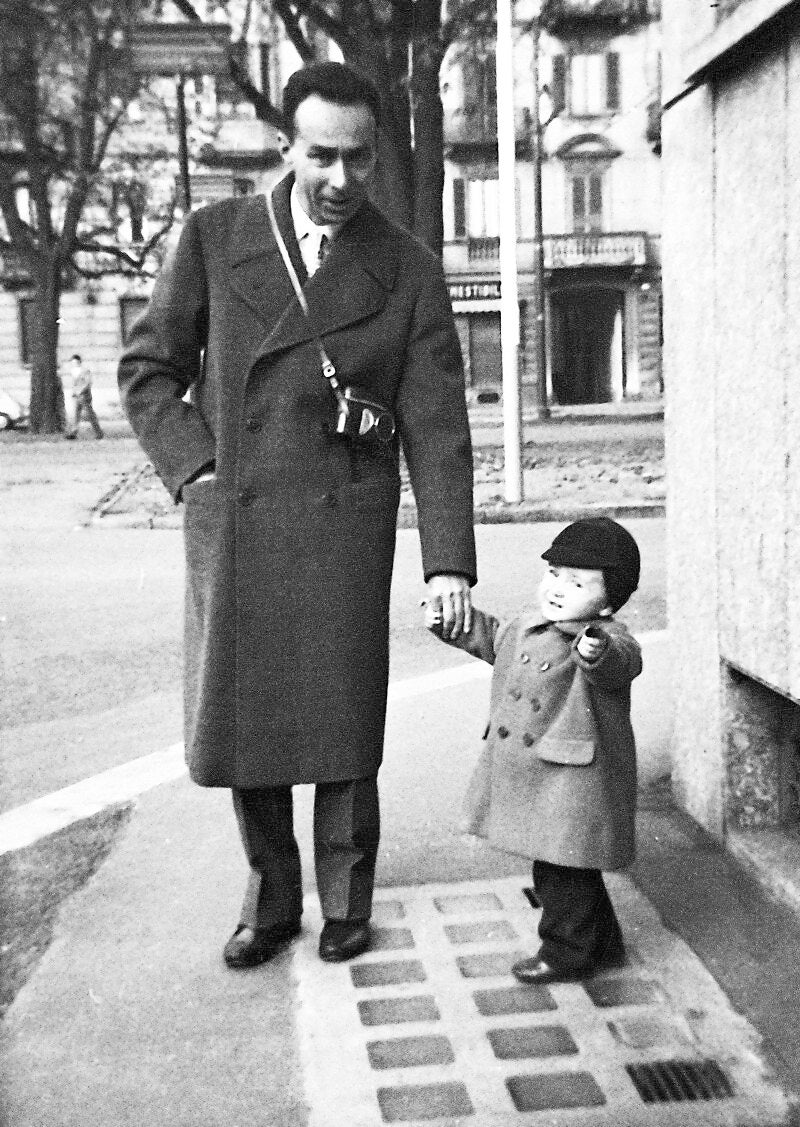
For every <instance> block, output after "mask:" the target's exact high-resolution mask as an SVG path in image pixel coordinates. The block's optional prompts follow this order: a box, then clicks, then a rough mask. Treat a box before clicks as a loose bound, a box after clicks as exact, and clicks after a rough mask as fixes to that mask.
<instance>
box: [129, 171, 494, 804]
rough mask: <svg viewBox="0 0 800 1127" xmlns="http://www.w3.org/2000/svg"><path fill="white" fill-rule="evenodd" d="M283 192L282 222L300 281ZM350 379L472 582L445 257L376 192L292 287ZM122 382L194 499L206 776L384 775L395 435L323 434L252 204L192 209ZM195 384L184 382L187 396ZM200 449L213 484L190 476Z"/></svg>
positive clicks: (195, 682) (313, 381)
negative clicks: (383, 412) (400, 223)
mask: <svg viewBox="0 0 800 1127" xmlns="http://www.w3.org/2000/svg"><path fill="white" fill-rule="evenodd" d="M290 187H291V178H288V177H287V178H286V179H285V180H284V181H282V183H281V184H280V185H278V187H277V189H276V192H275V197H274V199H275V210H276V214H277V219H278V225H279V227H280V228H281V231H282V234H283V236H284V240H285V242H286V244H287V247H288V248H289V251H290V254H291V256H292V258H293V261H294V263H295V266H296V269H297V272H298V275H299V276H300V278H301V279H302V280H305V279H306V273H305V270H304V267H303V263H302V259H301V256H300V252H299V248H298V246H297V242H296V239H295V236H294V230H293V226H292V222H291V216H290V207H289V192H290ZM304 290H305V294H306V298H307V301H308V305H309V307H310V312H311V317H312V319H313V323H314V325H315V326H316V329H317V331H318V332H319V333H320V334H321V336H322V338H323V340H324V344H325V348H326V350H327V352H328V354H329V355H330V357H331V359H332V361H333V363H334V364H335V366H336V369H337V374H338V378H339V380H340V381H341V383H343V384H348V383H352V384H357V385H359V386H360V387H362V388H363V389H365V392H366V394H367V395H368V396H369V397H371V398H376V399H378V400H379V401H381V402H383V403H385V404H388V405H389V406H391V407H392V408H393V410H394V412H395V415H396V419H397V432H398V433H397V439H399V440H401V441H402V445H403V449H404V453H405V457H406V460H407V463H408V469H409V473H410V477H411V483H412V486H413V488H414V492H415V495H416V501H417V507H418V513H419V532H420V540H421V547H422V562H423V570H424V573H425V576H426V578H427V577H429V576H430V575H433V574H437V573H461V574H464V575H466V576H468V577H469V579H470V581H471V582H474V581H475V570H476V568H475V547H474V539H473V529H472V453H471V446H470V435H469V427H468V421H467V414H466V405H465V397H464V380H463V372H462V364H461V353H460V348H459V344H458V339H457V336H456V332H455V328H454V324H453V318H452V312H451V308H450V303H449V298H448V294H447V289H446V285H445V282H444V276H443V273H442V269H441V264H440V263H439V261H438V260H437V259H436V258H435V256H434V255H432V254H431V253H430V252H429V251H427V250H426V249H425V248H424V247H423V246H422V245H421V244H420V243H418V242H417V241H416V240H415V239H413V238H412V237H411V236H410V235H409V234H408V233H406V232H404V231H403V230H402V229H400V228H399V227H397V226H395V225H394V224H392V223H391V222H390V221H389V220H388V219H387V218H386V217H385V216H383V215H382V214H381V213H380V212H379V211H378V210H377V209H375V208H374V207H372V206H371V205H370V204H365V205H364V206H363V207H362V208H361V209H360V211H359V212H358V213H357V215H356V216H355V217H354V218H353V219H352V220H350V222H349V223H347V224H346V225H345V226H344V227H343V228H342V230H341V231H340V232H339V234H338V235H337V238H336V239H335V241H334V242H333V244H332V247H331V250H330V252H329V254H328V256H327V258H326V261H325V263H324V264H323V266H322V267H320V269H319V270H318V271H317V272H316V273H315V274H314V275H313V277H312V278H310V279H308V280H307V281H306V284H305V286H304ZM119 381H120V388H121V393H122V401H123V404H124V407H125V410H126V412H127V415H128V417H129V419H130V421H131V424H132V426H133V428H134V431H135V432H136V434H137V435H138V437H139V440H140V442H141V444H142V446H143V447H144V449H145V451H146V452H147V454H148V455H149V457H150V458H151V460H152V462H153V464H154V466H155V469H156V471H157V472H158V474H159V475H160V476H161V478H162V479H163V481H164V482H165V484H166V486H167V488H168V489H169V491H170V492H171V494H172V495H173V497H174V498H176V500H177V499H178V498H180V497H181V496H182V500H183V503H184V506H185V515H184V534H185V546H186V569H187V570H186V608H185V643H184V649H185V745H186V754H187V759H188V763H189V767H190V773H191V776H192V778H193V779H194V780H195V781H196V782H198V783H200V784H201V785H204V786H225V787H234V786H235V787H257V786H277V785H292V784H295V783H307V782H331V781H336V780H342V779H352V778H360V777H365V776H367V775H371V774H374V773H375V772H376V771H377V769H378V766H379V764H380V761H381V756H382V749H383V730H384V719H385V707H386V690H387V681H388V635H389V589H390V582H391V575H392V563H393V557H394V546H395V528H396V516H397V507H398V501H399V492H400V485H399V472H398V456H399V455H398V441H397V439H396V440H395V441H394V442H393V443H392V444H391V445H390V446H388V447H379V446H377V445H376V446H375V447H371V448H356V447H354V446H353V445H351V444H350V443H349V442H348V440H346V439H343V438H341V437H339V436H337V435H335V434H334V433H332V426H331V424H332V422H333V419H334V399H333V396H332V393H331V391H330V389H329V387H328V385H327V384H326V382H325V380H324V378H323V376H322V372H321V365H320V358H319V353H318V351H317V347H316V345H315V342H314V337H313V333H312V329H311V327H310V325H309V322H308V320H307V319H306V318H305V317H304V315H303V313H302V311H301V308H300V305H299V303H298V301H297V299H296V296H295V294H294V291H293V289H292V285H291V282H290V279H289V276H288V274H287V272H286V268H285V266H284V264H283V262H282V260H281V257H280V251H279V248H278V246H277V244H276V242H275V239H274V237H273V235H272V232H271V229H270V224H269V218H268V214H267V209H266V201H265V199H264V197H263V196H256V197H251V198H249V199H239V200H227V201H223V202H221V203H219V204H215V205H212V206H210V207H208V208H203V209H200V210H199V211H197V212H194V213H192V214H191V215H190V216H189V217H188V219H187V221H186V223H185V225H184V228H183V230H182V233H181V236H180V239H179V242H178V244H177V248H176V250H175V251H174V253H173V255H172V256H171V258H170V260H169V261H168V263H167V265H166V266H165V268H164V270H163V272H162V274H161V276H160V278H159V279H158V281H157V283H156V286H155V288H154V291H153V295H152V298H151V300H150V302H149V305H148V308H147V310H146V311H145V313H144V314H143V316H142V318H141V319H140V320H139V321H138V322H137V323H136V325H135V326H134V328H133V330H132V333H131V336H130V338H129V341H128V344H127V347H126V349H125V352H124V354H123V357H122V360H121V363H120V368H119ZM187 392H188V395H187ZM210 461H214V462H215V463H216V475H215V478H214V479H213V480H212V481H205V482H203V481H201V482H194V483H191V484H189V485H186V486H185V487H184V483H185V482H186V481H187V479H188V478H189V477H191V476H192V475H193V474H195V473H196V472H197V471H198V470H199V469H200V468H201V467H202V466H204V465H205V464H207V463H208V462H210Z"/></svg>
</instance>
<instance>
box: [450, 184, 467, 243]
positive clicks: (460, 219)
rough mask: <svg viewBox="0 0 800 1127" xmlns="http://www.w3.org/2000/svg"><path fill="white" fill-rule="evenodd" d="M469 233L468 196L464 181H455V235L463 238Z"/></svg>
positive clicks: (457, 237)
mask: <svg viewBox="0 0 800 1127" xmlns="http://www.w3.org/2000/svg"><path fill="white" fill-rule="evenodd" d="M466 233H467V197H466V188H465V184H464V181H463V180H462V179H461V177H458V178H457V179H455V180H454V181H453V237H454V238H456V239H463V238H464V236H465V235H466Z"/></svg>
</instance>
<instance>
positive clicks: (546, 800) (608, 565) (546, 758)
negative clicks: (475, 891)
mask: <svg viewBox="0 0 800 1127" xmlns="http://www.w3.org/2000/svg"><path fill="white" fill-rule="evenodd" d="M542 558H543V559H545V560H546V561H547V564H548V566H547V570H546V572H545V574H544V577H543V579H542V581H541V585H540V587H539V594H538V601H539V606H538V610H537V611H535V612H532V613H530V614H524V615H522V616H520V617H518V618H514V619H513V620H512V621H510V622H504V623H500V622H498V620H497V619H496V618H493V617H492V616H491V615H489V614H484V613H483V612H482V611H479V610H476V611H475V612H474V617H473V623H472V627H471V629H470V631H469V632H468V633H466V634H461V635H460V636H459V637H458V638H457V639H455V640H453V641H451V642H450V643H449V644H450V645H455V646H457V647H458V648H459V649H463V650H466V652H467V653H470V654H472V655H473V656H474V657H479V658H482V659H483V660H484V661H488V662H489V663H490V664H491V665H493V666H494V672H493V677H492V692H491V709H490V716H489V724H488V727H487V730H486V733H485V735H484V739H485V745H484V748H483V751H482V753H481V756H480V758H479V761H478V764H477V766H476V768H475V772H474V774H473V777H472V780H471V781H470V785H469V789H468V793H467V799H466V817H467V824H466V827H465V828H466V830H467V832H468V833H472V834H476V835H478V836H479V837H484V838H486V840H487V842H488V843H489V844H490V845H492V846H494V847H496V848H498V849H502V850H504V851H506V852H509V853H516V854H521V855H523V856H525V857H530V858H532V859H533V884H534V890H535V893H536V897H537V899H538V900H539V902H540V904H541V906H542V917H541V921H540V923H539V937H540V939H541V947H540V949H539V952H538V954H537V955H536V956H535V957H533V958H529V959H523V960H521V961H520V962H518V963H516V964H515V965H514V967H513V968H512V969H513V972H514V974H515V975H516V977H517V978H518V979H519V980H520V981H521V982H525V983H547V982H563V981H568V980H571V979H576V978H583V977H585V976H587V975H590V974H592V973H593V972H594V971H597V970H601V969H604V968H607V967H614V966H621V965H623V964H624V963H625V946H624V943H623V940H622V933H621V931H620V927H619V923H618V921H617V917H616V915H615V914H614V908H613V906H612V904H611V900H610V899H609V896H608V893H607V891H606V887H605V884H604V883H603V875H602V870H613V869H621V868H624V867H625V866H626V865H629V864H630V863H631V861H632V860H633V856H634V832H635V827H634V816H635V809H636V748H635V743H634V738H633V729H632V728H631V721H630V702H631V696H630V686H631V681H632V680H633V679H634V677H636V676H638V674H639V673H640V672H641V669H642V659H641V651H640V649H639V645H638V643H637V642H636V641H635V639H634V638H633V637H632V636H631V635H630V634H629V633H628V631H627V629H626V628H625V627H624V626H623V625H622V624H621V623H618V622H615V621H614V618H613V615H614V613H615V612H616V611H617V610H619V608H620V607H621V606H622V605H623V604H624V603H625V602H627V600H628V599H629V598H630V596H631V595H632V594H633V592H634V591H635V590H636V587H637V586H638V583H639V549H638V548H637V546H636V541H635V540H634V539H633V537H632V536H631V535H630V533H629V532H627V531H626V530H625V529H624V528H623V527H622V526H621V525H619V524H617V523H616V522H615V521H613V520H609V519H608V518H607V517H592V518H589V519H587V520H579V521H576V522H575V523H574V524H570V525H569V526H568V527H567V528H565V529H564V530H563V531H562V532H560V533H559V535H558V536H557V537H556V538H555V540H554V541H553V543H552V545H551V546H550V547H549V548H548V549H547V551H546V552H544V553H543V557H542ZM425 623H426V626H427V627H428V628H429V629H430V630H432V631H433V632H434V633H437V634H438V636H439V637H441V623H442V615H441V606H440V605H436V603H435V602H431V603H429V604H428V606H427V609H426V615H425Z"/></svg>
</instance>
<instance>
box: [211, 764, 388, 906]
mask: <svg viewBox="0 0 800 1127" xmlns="http://www.w3.org/2000/svg"><path fill="white" fill-rule="evenodd" d="M232 794H233V807H234V810H235V811H236V818H237V821H238V823H239V832H240V834H241V837H242V843H243V845H244V851H245V854H246V856H247V860H248V862H249V864H250V877H249V880H248V882H247V891H246V892H245V897H244V903H243V904H242V912H241V918H240V921H239V922H240V923H241V924H242V925H244V926H246V927H259V928H266V927H272V926H274V925H275V924H285V923H288V924H291V923H297V922H299V920H300V916H301V913H302V911H303V883H302V876H301V870H300V851H299V849H298V847H297V841H296V839H295V836H294V825H293V799H292V788H291V787H258V788H254V789H249V788H248V789H246V790H242V789H238V788H234V790H233V792H232ZM379 836H380V812H379V807H378V780H377V777H375V776H371V777H369V778H365V779H350V780H346V781H344V782H336V783H317V785H316V788H315V794H314V866H315V869H316V877H317V892H318V894H319V900H320V904H321V906H322V915H323V917H324V918H325V919H326V920H367V919H369V917H370V914H371V911H372V890H373V886H374V883H375V861H376V858H377V855H378V839H379Z"/></svg>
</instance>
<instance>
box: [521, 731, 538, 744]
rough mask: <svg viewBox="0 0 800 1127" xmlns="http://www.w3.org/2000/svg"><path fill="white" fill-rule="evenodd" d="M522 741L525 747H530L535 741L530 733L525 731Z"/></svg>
mask: <svg viewBox="0 0 800 1127" xmlns="http://www.w3.org/2000/svg"><path fill="white" fill-rule="evenodd" d="M522 742H523V743H524V744H525V746H526V747H531V746H532V745H533V744H534V743H535V742H536V741H535V740H534V738H533V736H532V735H531V734H530V732H526V733H525V735H524V736H523V737H522Z"/></svg>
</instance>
